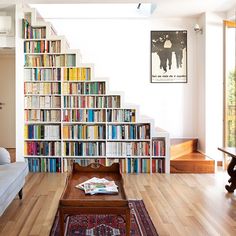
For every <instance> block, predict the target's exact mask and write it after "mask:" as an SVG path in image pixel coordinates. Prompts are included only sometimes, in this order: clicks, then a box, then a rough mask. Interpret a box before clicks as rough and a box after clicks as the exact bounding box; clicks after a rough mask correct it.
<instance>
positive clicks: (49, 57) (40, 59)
mask: <svg viewBox="0 0 236 236" xmlns="http://www.w3.org/2000/svg"><path fill="white" fill-rule="evenodd" d="M64 66H66V67H70V66H75V54H40V55H35V54H25V67H64Z"/></svg>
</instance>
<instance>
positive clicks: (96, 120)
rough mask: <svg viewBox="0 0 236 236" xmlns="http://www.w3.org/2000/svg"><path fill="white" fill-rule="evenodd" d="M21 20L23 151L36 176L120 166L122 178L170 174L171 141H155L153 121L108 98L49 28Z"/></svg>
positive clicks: (101, 85)
mask: <svg viewBox="0 0 236 236" xmlns="http://www.w3.org/2000/svg"><path fill="white" fill-rule="evenodd" d="M32 17H33V14H32V13H31V14H29V13H27V12H26V14H25V19H24V20H23V37H24V57H25V66H24V81H25V82H24V95H25V110H24V114H25V139H24V143H25V148H24V154H25V158H27V160H28V163H29V169H30V171H33V172H39V171H42V172H44V171H45V172H63V171H66V170H67V169H68V168H69V166H70V163H71V162H72V161H76V162H78V163H79V164H80V165H88V164H90V163H91V162H99V163H101V164H103V165H111V164H112V163H113V162H119V163H120V166H121V170H122V172H124V173H152V172H160V173H163V172H166V171H167V172H168V168H166V166H168V165H169V164H168V161H169V158H168V156H167V154H168V153H167V152H166V148H168V147H167V145H166V143H167V136H164V137H157V138H153V132H152V130H153V128H154V127H153V125H152V122H150V121H148V122H147V121H145V122H143V121H142V120H138V117H137V112H136V109H134V108H132V107H129V108H122V105H123V104H122V100H121V96H120V95H117V94H107V81H105V80H94V76H93V66H92V65H90V64H79V56H78V53H77V52H74V53H72V51H71V50H70V51H68V49H65V48H66V47H65V45H64V44H65V42H64V41H63V40H62V39H59V37H58V38H57V36H55V35H53V37H52V38H50V37H51V35H50V34H49V33H48V32H50V30H48V28H47V27H48V25H46V26H44V25H42V26H38V25H37V26H33V25H32V19H31V18H32Z"/></svg>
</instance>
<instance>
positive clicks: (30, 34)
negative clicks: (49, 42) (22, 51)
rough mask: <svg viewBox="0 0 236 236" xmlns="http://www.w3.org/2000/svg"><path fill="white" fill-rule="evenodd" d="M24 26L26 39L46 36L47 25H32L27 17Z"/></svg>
mask: <svg viewBox="0 0 236 236" xmlns="http://www.w3.org/2000/svg"><path fill="white" fill-rule="evenodd" d="M22 28H23V38H24V39H45V38H46V27H32V26H31V25H30V24H29V22H28V21H27V20H26V19H23V24H22Z"/></svg>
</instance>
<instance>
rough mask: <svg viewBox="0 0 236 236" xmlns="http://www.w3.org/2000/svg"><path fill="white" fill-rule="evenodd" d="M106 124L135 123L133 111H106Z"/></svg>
mask: <svg viewBox="0 0 236 236" xmlns="http://www.w3.org/2000/svg"><path fill="white" fill-rule="evenodd" d="M107 121H108V122H135V110H134V109H115V110H111V109H108V110H107Z"/></svg>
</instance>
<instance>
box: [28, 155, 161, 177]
mask: <svg viewBox="0 0 236 236" xmlns="http://www.w3.org/2000/svg"><path fill="white" fill-rule="evenodd" d="M25 158H26V159H27V160H28V165H29V171H30V172H51V173H56V172H67V171H70V170H71V166H72V163H73V162H76V163H79V164H80V165H82V166H87V165H89V164H91V163H94V162H96V163H100V164H102V165H105V166H110V165H112V164H113V163H114V162H116V163H120V170H121V172H122V173H165V159H164V158H155V159H150V158H141V157H139V158H123V159H118V158H105V157H104V158H64V159H63V161H62V158H61V157H55V158H54V157H40V158H39V157H25ZM62 164H63V165H62Z"/></svg>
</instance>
